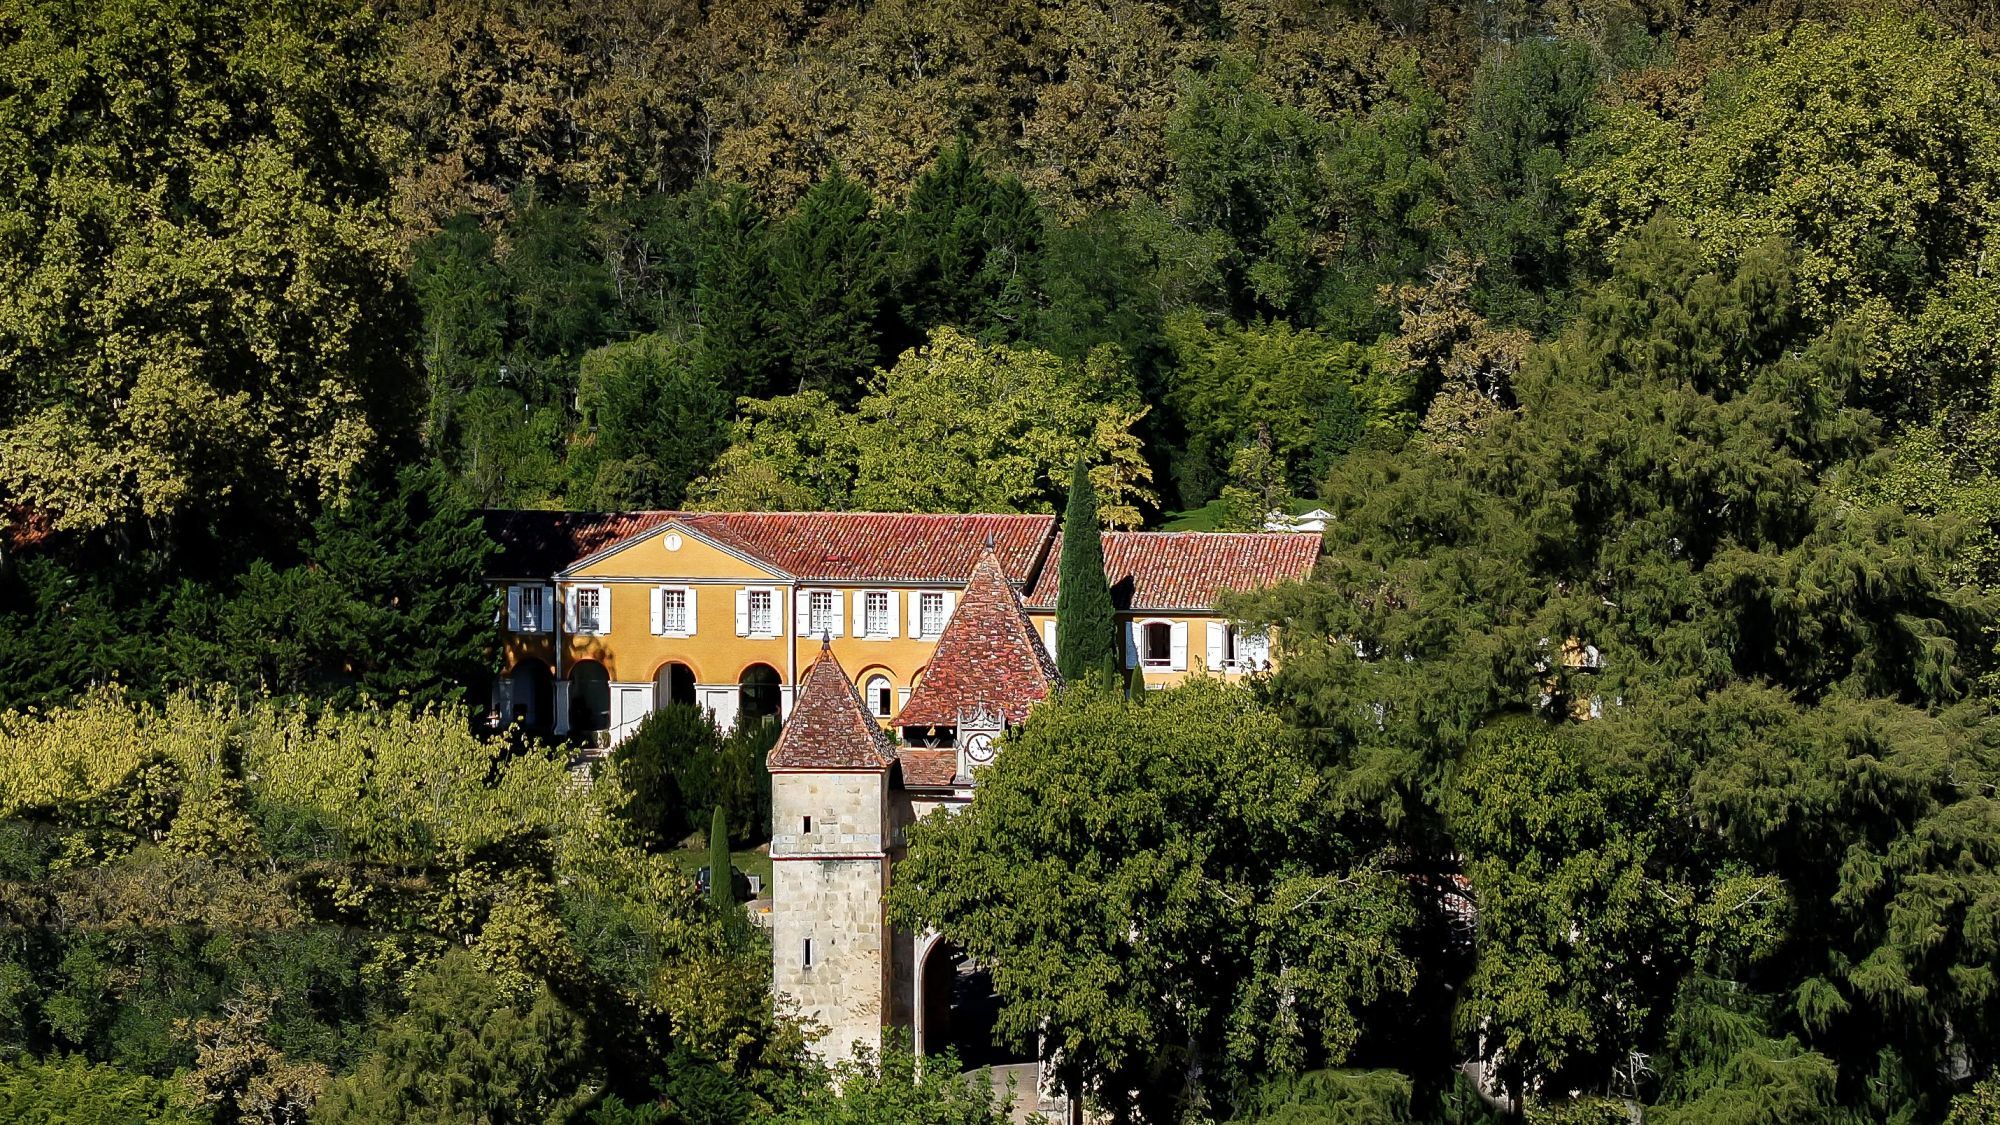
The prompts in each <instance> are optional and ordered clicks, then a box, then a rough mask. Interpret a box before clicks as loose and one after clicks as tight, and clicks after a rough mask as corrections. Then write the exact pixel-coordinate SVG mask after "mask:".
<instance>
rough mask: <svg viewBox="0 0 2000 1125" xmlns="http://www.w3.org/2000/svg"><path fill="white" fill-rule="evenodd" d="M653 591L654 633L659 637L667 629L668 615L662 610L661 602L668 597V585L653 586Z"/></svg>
mask: <svg viewBox="0 0 2000 1125" xmlns="http://www.w3.org/2000/svg"><path fill="white" fill-rule="evenodd" d="M652 593H653V635H654V636H656V637H657V636H659V635H660V634H661V633H664V632H666V631H667V618H666V615H665V614H664V613H662V612H660V607H661V603H663V602H664V601H665V600H666V597H667V591H666V587H664V586H655V587H653V591H652Z"/></svg>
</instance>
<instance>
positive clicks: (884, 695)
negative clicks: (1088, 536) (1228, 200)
mask: <svg viewBox="0 0 2000 1125" xmlns="http://www.w3.org/2000/svg"><path fill="white" fill-rule="evenodd" d="M488 527H489V530H490V531H491V532H492V534H493V535H494V538H495V539H496V541H497V542H498V543H499V544H500V547H501V550H500V554H499V555H498V557H497V559H496V562H495V565H494V569H493V572H492V576H493V580H494V581H495V582H496V583H498V584H500V585H502V586H504V587H505V589H506V611H505V620H504V621H503V622H502V629H503V632H502V651H503V653H504V662H505V668H504V675H503V676H502V677H501V679H500V680H499V682H498V684H497V685H496V689H495V692H494V705H495V711H496V712H497V714H498V716H499V718H500V719H501V720H502V721H519V722H522V723H524V724H525V725H527V726H529V727H530V728H534V729H541V730H548V731H552V732H554V733H558V734H572V733H574V734H579V735H583V736H586V737H591V736H595V737H598V738H600V739H601V740H602V741H604V742H607V743H608V742H615V741H616V740H617V739H619V738H622V737H623V736H624V735H625V734H627V733H629V732H630V731H631V729H632V728H633V727H634V726H635V725H636V724H637V723H638V722H639V721H640V720H641V719H642V718H644V717H645V716H646V714H647V713H649V712H650V711H652V710H653V709H654V708H656V707H659V706H663V705H665V704H667V703H671V702H680V703H695V704H700V705H701V706H704V707H706V708H708V709H709V710H710V711H711V712H712V713H713V714H714V715H715V717H716V719H717V721H718V722H719V723H721V724H722V725H724V726H728V725H731V724H733V723H734V722H735V721H736V720H737V718H738V717H739V716H743V715H772V716H781V717H782V716H784V715H786V714H788V713H789V712H790V709H791V703H792V693H793V690H794V685H795V684H797V683H798V682H799V678H800V676H801V675H803V674H804V673H805V671H806V670H807V669H809V668H810V667H811V666H812V665H813V664H814V663H815V662H816V660H817V658H818V656H819V653H820V649H821V642H822V639H825V640H826V641H827V642H828V643H829V644H830V646H831V649H832V652H833V655H834V656H835V657H836V658H837V659H838V661H839V664H840V666H841V667H842V668H843V669H845V670H846V671H847V672H848V673H849V674H850V675H851V676H852V678H853V681H854V683H855V685H856V687H857V688H859V689H860V691H861V695H862V699H863V701H864V703H865V705H866V706H867V708H868V710H869V712H870V713H871V714H872V715H874V716H875V717H876V719H877V720H879V721H881V722H883V723H885V724H887V723H890V722H892V721H893V720H894V718H895V716H896V714H897V712H898V711H899V710H900V709H901V708H902V706H903V704H904V703H906V702H907V701H908V699H909V697H910V692H911V689H912V688H913V687H914V686H915V685H916V683H917V682H919V680H920V679H921V678H922V676H923V673H924V669H925V666H926V665H927V664H928V662H929V660H930V658H931V654H932V652H933V651H934V650H935V648H936V645H937V641H938V638H939V637H940V636H941V635H942V634H943V632H944V628H945V624H946V623H947V622H948V621H949V620H950V619H951V616H952V612H953V610H954V608H955V606H956V603H957V600H958V597H959V596H960V594H961V593H962V591H963V589H964V587H965V584H966V582H967V580H968V579H969V578H970V577H971V575H972V572H973V568H974V566H975V564H976V563H977V562H978V561H979V559H980V558H981V557H982V555H983V554H984V553H985V551H986V549H987V546H988V544H989V543H990V544H991V545H992V550H993V553H994V557H995V559H996V560H997V561H998V563H999V565H1000V567H1001V569H1002V571H1003V572H1004V573H1005V575H1006V578H1007V580H1008V582H1009V583H1010V584H1012V585H1013V586H1014V588H1015V589H1016V590H1017V591H1018V592H1020V593H1021V595H1022V598H1023V600H1024V602H1025V604H1026V605H1027V607H1028V609H1029V612H1030V613H1031V614H1032V615H1033V617H1034V620H1035V622H1036V624H1037V627H1038V628H1040V629H1041V630H1042V636H1043V639H1044V642H1045V644H1048V645H1049V646H1050V647H1051V648H1052V647H1053V643H1054V622H1055V603H1056V598H1057V596H1058V593H1059V591H1058V590H1057V588H1056V580H1055V573H1056V569H1057V567H1056V565H1055V559H1056V557H1057V554H1056V552H1057V550H1058V543H1059V541H1060V539H1059V537H1058V536H1057V535H1056V531H1055V520H1054V518H1053V517H1051V516H1040V515H912V514H885V513H852V512H770V513H761V512H699V513H696V512H620V513H609V514H592V513H571V512H526V511H521V512H494V513H490V514H489V516H488ZM1318 544H1319V539H1318V536H1311V535H1291V534H1241V535H1221V534H1203V533H1146V532H1130V533H1113V534H1107V535H1106V536H1105V541H1104V546H1105V568H1106V571H1107V577H1108V578H1109V579H1110V581H1111V583H1112V593H1113V598H1114V601H1115V602H1116V604H1117V605H1118V607H1119V612H1120V618H1121V624H1122V626H1123V628H1124V629H1125V632H1126V636H1127V640H1126V651H1127V657H1128V666H1130V667H1133V668H1136V669H1138V670H1139V671H1140V673H1141V674H1142V675H1143V676H1144V678H1145V681H1146V683H1147V685H1148V686H1160V685H1164V684H1167V683H1171V682H1173V681H1175V680H1178V679H1180V678H1181V677H1183V676H1185V675H1188V674H1191V673H1195V672H1198V671H1201V670H1204V669H1206V670H1208V671H1210V672H1213V673H1215V674H1218V675H1226V676H1233V675H1240V674H1242V673H1244V672H1247V671H1251V670H1254V669H1256V668H1258V667H1261V666H1263V665H1264V664H1265V663H1266V662H1267V661H1268V659H1269V648H1268V644H1267V643H1266V642H1265V640H1264V638H1262V637H1259V636H1254V635H1251V634H1248V633H1245V632H1243V631H1240V630H1238V629H1236V628H1235V627H1234V626H1233V625H1232V624H1231V623H1229V622H1227V621H1225V620H1223V619H1222V618H1221V617H1220V616H1219V615H1218V614H1217V613H1216V611H1215V608H1214V603H1215V600H1216V596H1217V595H1218V594H1219V593H1221V592H1222V591H1225V590H1241V589H1253V588H1257V587H1260V586H1265V585H1269V584H1272V583H1275V582H1280V581H1285V580H1288V579H1296V578H1303V577H1305V576H1306V575H1307V574H1309V573H1310V572H1311V569H1312V564H1313V560H1314V558H1315V557H1316V556H1317V554H1318Z"/></svg>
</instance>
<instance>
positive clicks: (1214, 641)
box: [1208, 621, 1229, 672]
mask: <svg viewBox="0 0 2000 1125" xmlns="http://www.w3.org/2000/svg"><path fill="white" fill-rule="evenodd" d="M1228 637H1229V625H1228V623H1227V622H1223V621H1211V622H1209V623H1208V670H1209V671H1211V672H1220V671H1222V647H1223V644H1224V642H1225V641H1227V640H1228Z"/></svg>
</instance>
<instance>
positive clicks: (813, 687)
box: [765, 648, 894, 770]
mask: <svg viewBox="0 0 2000 1125" xmlns="http://www.w3.org/2000/svg"><path fill="white" fill-rule="evenodd" d="M893 760H894V753H893V751H892V748H891V747H890V745H889V736H888V735H886V734H883V733H882V728H881V727H879V726H877V725H875V720H874V718H873V717H872V716H870V715H869V714H868V709H867V708H866V707H865V706H863V705H862V703H861V693H860V692H859V691H857V690H856V689H855V687H854V681H852V680H850V679H848V678H847V672H846V671H845V670H843V669H842V668H841V666H840V661H838V660H836V659H834V656H833V653H832V652H831V651H829V650H827V649H825V648H822V649H820V653H819V659H818V660H815V661H813V665H812V667H811V668H808V669H806V674H805V678H804V679H803V680H802V681H800V684H799V694H798V698H797V700H796V701H795V702H794V703H793V704H792V714H791V717H790V718H788V719H786V720H785V729H784V730H783V731H782V732H781V733H780V734H779V735H778V741H777V744H776V745H774V746H772V747H771V755H770V757H769V758H768V759H767V760H766V763H765V764H766V766H767V767H768V768H770V769H774V770H879V769H887V768H889V763H890V762H892V761H893Z"/></svg>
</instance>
